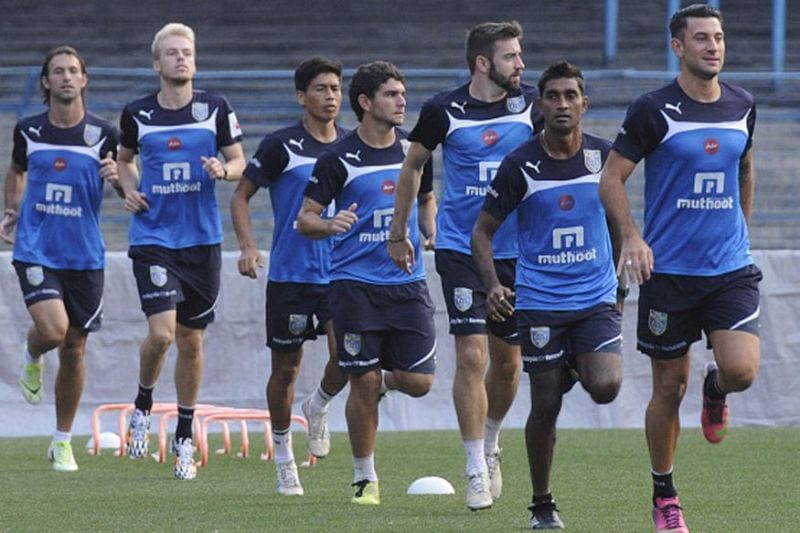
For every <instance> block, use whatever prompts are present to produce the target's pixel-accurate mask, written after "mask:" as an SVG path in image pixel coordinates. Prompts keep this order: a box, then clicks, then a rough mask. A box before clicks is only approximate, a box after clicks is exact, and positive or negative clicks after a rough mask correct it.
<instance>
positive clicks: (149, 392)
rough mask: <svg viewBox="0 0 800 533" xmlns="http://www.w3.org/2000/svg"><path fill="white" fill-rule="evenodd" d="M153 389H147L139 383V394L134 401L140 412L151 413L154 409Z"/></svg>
mask: <svg viewBox="0 0 800 533" xmlns="http://www.w3.org/2000/svg"><path fill="white" fill-rule="evenodd" d="M154 388H155V386H153V387H145V386H144V385H142V384H141V383H139V393H138V394H137V395H136V401H134V402H133V403H134V405H135V406H136V408H137V409H138V410H140V411H144V412H145V413H149V412H150V409H152V408H153V389H154Z"/></svg>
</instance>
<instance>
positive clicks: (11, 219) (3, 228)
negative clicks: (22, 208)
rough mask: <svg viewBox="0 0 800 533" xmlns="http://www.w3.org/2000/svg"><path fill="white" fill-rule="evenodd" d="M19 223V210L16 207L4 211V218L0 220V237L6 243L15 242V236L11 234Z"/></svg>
mask: <svg viewBox="0 0 800 533" xmlns="http://www.w3.org/2000/svg"><path fill="white" fill-rule="evenodd" d="M16 224H17V211H16V210H15V209H6V210H5V212H4V213H3V220H2V222H0V239H2V240H3V242H4V243H6V244H14V238H13V237H12V236H11V234H12V233H13V232H14V226H16Z"/></svg>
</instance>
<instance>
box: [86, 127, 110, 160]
mask: <svg viewBox="0 0 800 533" xmlns="http://www.w3.org/2000/svg"><path fill="white" fill-rule="evenodd" d="M101 133H103V130H101V129H100V126H92V125H91V124H87V125H86V127H84V128H83V142H85V143H86V145H87V146H94V145H95V144H97V141H99V140H100V134H101ZM101 155H102V156H103V157H105V154H101Z"/></svg>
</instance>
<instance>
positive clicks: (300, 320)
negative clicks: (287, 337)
mask: <svg viewBox="0 0 800 533" xmlns="http://www.w3.org/2000/svg"><path fill="white" fill-rule="evenodd" d="M307 324H308V315H289V332H290V333H291V334H292V335H300V334H301V333H303V332H304V331H305V330H306V325H307Z"/></svg>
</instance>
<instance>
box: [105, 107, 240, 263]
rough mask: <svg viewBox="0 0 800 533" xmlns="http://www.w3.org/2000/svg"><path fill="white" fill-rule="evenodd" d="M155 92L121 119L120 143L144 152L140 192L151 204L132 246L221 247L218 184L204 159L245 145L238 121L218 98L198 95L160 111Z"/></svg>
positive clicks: (136, 218)
mask: <svg viewBox="0 0 800 533" xmlns="http://www.w3.org/2000/svg"><path fill="white" fill-rule="evenodd" d="M156 94H157V93H153V94H151V95H150V96H147V97H145V98H142V99H140V100H136V101H135V102H132V103H131V104H128V106H127V107H125V110H124V111H123V112H122V118H121V119H120V124H121V129H122V138H121V140H120V144H122V146H124V147H125V148H130V149H132V150H135V151H136V152H137V153H138V154H139V162H140V180H139V191H141V192H143V193H144V194H145V196H146V199H147V203H148V204H149V205H150V209H148V210H147V211H141V212H139V213H136V214H134V215H133V218H132V219H131V225H130V231H129V234H128V242H129V244H130V245H131V246H140V245H157V246H163V247H165V248H170V249H179V248H188V247H190V246H199V245H211V244H219V243H221V242H222V221H221V220H220V215H219V207H218V206H217V200H216V197H215V196H214V189H215V186H216V183H215V180H214V179H213V178H211V177H210V176H209V175H208V174H207V173H206V171H205V169H204V168H203V162H202V160H201V159H200V158H201V157H216V156H217V153H218V152H219V149H220V148H222V147H225V146H230V145H232V144H235V143H238V142H241V140H242V130H241V128H240V127H239V121H238V119H237V118H236V114H235V113H234V112H233V109H231V106H230V104H229V103H228V101H227V100H226V99H225V98H224V97H223V96H220V95H218V94H214V93H207V92H203V91H194V94H193V97H192V102H191V103H190V104H188V105H186V106H185V107H182V108H181V109H175V110H172V109H164V108H163V107H161V106H160V105H159V104H158V99H157V98H156Z"/></svg>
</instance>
